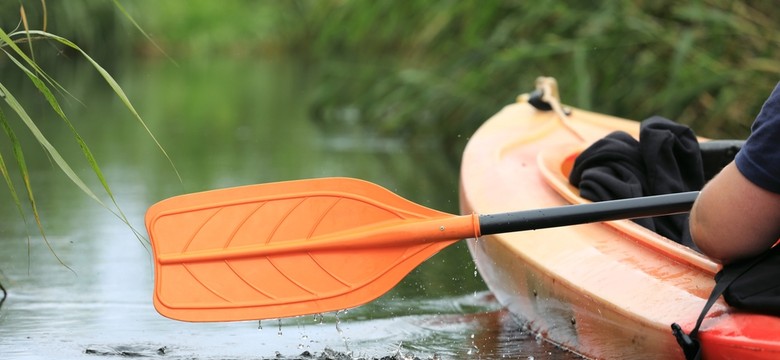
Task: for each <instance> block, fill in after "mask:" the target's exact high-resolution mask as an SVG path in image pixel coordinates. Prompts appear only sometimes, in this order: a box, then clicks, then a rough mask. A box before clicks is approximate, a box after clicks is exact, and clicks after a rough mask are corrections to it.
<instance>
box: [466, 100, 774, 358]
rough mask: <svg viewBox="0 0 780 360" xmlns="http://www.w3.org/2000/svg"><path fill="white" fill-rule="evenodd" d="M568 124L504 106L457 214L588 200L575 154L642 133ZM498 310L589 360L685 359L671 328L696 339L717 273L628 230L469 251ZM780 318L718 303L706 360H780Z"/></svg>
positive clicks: (666, 243)
mask: <svg viewBox="0 0 780 360" xmlns="http://www.w3.org/2000/svg"><path fill="white" fill-rule="evenodd" d="M565 121H566V123H565V124H564V123H563V120H562V119H561V118H560V116H559V115H557V114H556V113H555V112H553V111H540V110H537V109H535V108H534V107H532V106H531V105H529V104H528V103H517V104H512V105H509V106H507V107H505V108H504V109H503V110H502V111H500V112H499V113H498V114H496V115H495V116H494V117H492V118H491V119H489V120H488V121H487V122H486V123H485V124H484V125H483V126H482V127H481V128H480V129H479V130H478V131H477V132H476V133H475V134H474V136H473V137H472V138H471V139H470V141H469V144H468V145H467V147H466V150H465V151H464V155H463V162H462V168H461V211H462V213H464V214H468V213H480V214H487V213H498V212H506V211H517V210H528V209H536V208H546V207H553V206H561V205H566V204H572V203H581V202H586V200H584V199H582V198H580V197H579V196H578V195H577V190H576V189H574V188H573V187H571V186H570V185H569V184H568V181H567V175H568V171H569V170H570V168H571V163H572V162H573V159H574V158H575V157H576V155H577V154H578V153H579V151H581V150H582V149H584V148H585V147H587V145H589V144H590V143H592V142H594V141H596V140H598V139H600V138H602V137H604V136H605V135H607V134H608V133H610V132H612V131H615V130H622V131H626V132H628V133H629V134H632V135H634V136H638V132H639V123H638V122H634V121H628V120H623V119H619V118H615V117H610V116H605V115H601V114H596V113H591V112H587V111H584V110H579V109H572V112H571V115H569V116H568V117H567V118H566V119H565ZM468 245H469V249H470V251H471V254H472V257H473V258H474V261H475V263H476V265H477V268H478V269H479V271H480V273H481V275H482V277H483V278H484V280H485V282H486V283H487V284H488V286H489V287H490V289H491V290H492V291H493V293H494V294H495V295H496V298H497V299H498V300H499V301H500V302H501V304H502V305H504V306H506V307H507V308H508V309H509V310H510V311H511V312H512V313H513V314H515V315H517V316H518V317H519V318H521V320H522V321H523V322H525V324H526V325H527V326H528V327H529V328H530V329H531V330H533V331H536V332H538V333H540V334H541V335H542V336H543V337H544V338H546V339H548V340H550V341H552V342H553V343H556V344H558V345H560V346H562V347H564V348H567V349H570V350H571V351H574V352H577V353H579V354H581V355H583V356H585V357H589V358H664V359H670V358H682V357H683V354H682V351H681V350H680V348H679V346H678V345H677V343H676V340H675V338H674V337H673V336H672V333H671V329H670V325H671V324H672V323H674V322H677V323H679V324H680V325H681V326H682V327H683V329H684V330H686V331H689V330H690V329H691V328H692V327H693V325H694V323H695V321H696V317H697V316H698V315H699V313H700V311H701V309H702V307H703V305H704V302H705V301H706V299H707V297H708V296H709V293H710V291H711V289H712V287H713V285H714V280H713V276H714V274H715V272H717V270H718V268H719V266H718V265H717V264H715V263H714V262H712V261H710V260H709V259H707V258H706V257H705V256H703V255H701V254H699V253H697V252H695V251H693V250H691V249H689V248H687V247H684V246H682V245H680V244H677V243H675V242H673V241H671V240H669V239H666V238H664V237H662V236H660V235H657V234H655V233H653V232H651V231H649V230H647V229H645V228H643V227H641V226H639V225H636V224H634V223H633V222H631V221H629V220H620V221H612V222H607V223H598V224H585V225H577V226H568V227H561V228H552V229H544V230H535V231H527V232H516V233H508V234H498V235H489V236H483V237H481V238H479V239H470V240H469V241H468ZM775 334H780V319H777V318H773V317H769V316H759V315H750V314H741V313H735V312H733V310H732V309H730V308H729V307H728V305H726V304H725V303H724V302H723V301H722V300H719V301H718V302H717V303H716V304H715V305H714V306H713V308H712V310H711V311H710V313H709V314H708V316H707V319H706V320H705V321H704V324H703V326H702V329H701V332H700V338H701V340H702V343H703V350H704V355H705V357H706V358H745V357H752V358H756V357H759V358H775V357H777V356H780V341H779V340H778V339H776V338H777V337H778V336H777V335H775Z"/></svg>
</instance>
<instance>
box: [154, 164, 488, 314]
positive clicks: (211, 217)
mask: <svg viewBox="0 0 780 360" xmlns="http://www.w3.org/2000/svg"><path fill="white" fill-rule="evenodd" d="M146 227H147V231H148V232H149V236H150V238H151V241H152V248H153V252H154V264H155V287H154V305H155V308H156V309H157V311H158V312H160V314H162V315H164V316H167V317H170V318H173V319H177V320H185V321H233V320H256V319H268V318H279V317H288V316H296V315H305V314H315V313H321V312H327V311H334V310H340V309H345V308H349V307H354V306H357V305H360V304H364V303H366V302H369V301H371V300H373V299H375V298H377V297H379V296H380V295H382V294H384V293H385V292H387V291H388V290H390V289H391V288H392V287H393V286H395V285H396V284H397V283H398V282H399V281H400V280H401V279H403V277H404V276H405V275H406V274H408V273H409V272H410V271H411V270H412V269H414V268H415V267H416V266H417V265H419V264H420V263H421V262H423V261H425V260H426V259H427V258H429V257H430V256H432V255H433V254H435V253H437V252H438V251H440V250H441V249H443V248H444V247H446V246H448V245H450V244H452V243H453V242H455V241H457V240H459V239H461V238H468V237H478V236H479V224H478V220H477V217H476V216H475V215H473V216H469V215H467V216H456V215H451V214H447V213H443V212H439V211H436V210H432V209H429V208H427V207H424V206H421V205H418V204H415V203H413V202H410V201H408V200H406V199H404V198H401V197H399V196H398V195H395V194H393V193H392V192H390V191H388V190H386V189H384V188H382V187H380V186H378V185H375V184H372V183H369V182H366V181H362V180H357V179H349V178H324V179H313V180H299V181H290V182H279V183H270V184H261V185H251V186H244V187H237V188H229V189H221V190H214V191H207V192H201V193H194V194H188V195H182V196H178V197H173V198H170V199H167V200H163V201H161V202H159V203H157V204H155V205H153V206H152V207H150V208H149V210H148V211H147V213H146Z"/></svg>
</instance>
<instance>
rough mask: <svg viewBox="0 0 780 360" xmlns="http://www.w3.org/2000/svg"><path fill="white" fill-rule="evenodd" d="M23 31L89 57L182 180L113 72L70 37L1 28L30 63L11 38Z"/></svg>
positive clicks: (0, 33) (1, 38) (5, 38)
mask: <svg viewBox="0 0 780 360" xmlns="http://www.w3.org/2000/svg"><path fill="white" fill-rule="evenodd" d="M23 33H29V34H32V35H37V36H41V37H44V38H48V39H52V40H56V41H58V42H60V43H61V44H63V45H66V46H68V47H70V48H72V49H74V50H76V51H78V52H79V53H80V54H81V55H82V56H83V57H84V58H85V59H87V61H89V62H90V64H92V67H93V68H95V70H97V72H98V73H99V74H100V76H102V77H103V80H104V81H105V82H106V83H107V84H108V85H109V86H110V87H111V90H113V91H114V93H115V94H116V95H117V97H119V99H120V100H121V101H122V103H123V104H124V105H125V107H126V108H127V109H128V110H129V111H130V113H132V114H133V116H134V117H135V118H136V120H137V121H138V123H140V124H141V126H143V128H144V130H146V133H147V134H149V137H151V138H152V140H153V141H154V143H155V145H157V148H158V149H160V151H161V152H162V153H163V155H164V156H165V158H166V159H168V162H169V163H170V165H171V167H172V168H173V170H174V172H175V173H176V176H177V177H178V178H179V181H182V180H181V175H180V174H179V171H178V170H177V169H176V166H175V165H174V164H173V160H172V159H171V157H170V156H169V155H168V152H166V151H165V149H164V148H163V146H162V145H161V144H160V142H159V141H158V140H157V137H155V136H154V134H153V133H152V131H151V130H150V129H149V127H148V126H147V125H146V122H145V121H144V120H143V119H142V118H141V115H139V114H138V111H136V110H135V107H133V105H132V103H131V102H130V99H128V98H127V95H126V94H125V92H124V91H123V90H122V88H121V87H120V86H119V84H118V83H117V82H116V80H114V78H113V77H112V76H111V74H109V73H108V71H106V70H105V69H104V68H103V67H102V66H100V64H98V63H97V62H96V61H95V60H94V59H92V57H90V56H89V55H88V54H87V53H86V52H84V50H82V49H81V48H80V47H78V46H77V45H76V44H75V43H73V42H72V41H70V40H68V39H65V38H63V37H61V36H58V35H54V34H51V33H47V32H45V31H40V30H31V31H28V32H15V33H11V34H8V35H6V34H5V33H4V32H3V31H2V30H0V41H9V42H11V44H10V45H11V47H12V48H13V49H14V50H15V51H16V52H17V54H19V55H20V56H21V57H22V58H23V59H25V61H27V62H28V63H34V62H33V61H32V60H30V58H29V57H27V56H26V55H24V53H23V52H22V51H21V49H19V47H18V46H16V45H15V44H13V42H12V41H11V40H10V38H11V37H14V36H17V35H20V34H23ZM33 67H34V69H36V71H38V70H39V69H40V68H39V67H38V66H37V65H34V66H33Z"/></svg>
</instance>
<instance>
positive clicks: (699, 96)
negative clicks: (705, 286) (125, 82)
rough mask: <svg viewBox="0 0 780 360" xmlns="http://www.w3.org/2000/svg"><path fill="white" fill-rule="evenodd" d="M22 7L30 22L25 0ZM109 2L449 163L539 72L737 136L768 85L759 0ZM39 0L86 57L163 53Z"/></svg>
mask: <svg viewBox="0 0 780 360" xmlns="http://www.w3.org/2000/svg"><path fill="white" fill-rule="evenodd" d="M24 3H25V6H26V7H27V11H28V17H29V18H30V19H31V23H33V24H35V23H36V21H37V24H39V26H40V19H41V17H40V16H38V17H36V16H35V15H34V13H35V11H36V6H38V5H37V4H38V2H37V1H25V2H24ZM28 3H29V4H28ZM122 4H123V5H124V7H125V8H126V9H127V11H128V13H130V15H131V16H132V17H134V18H135V19H136V20H137V21H138V23H139V25H140V26H141V27H142V28H143V29H144V30H145V31H146V32H147V33H149V35H150V36H151V37H152V38H153V39H154V40H155V41H156V42H158V44H160V46H161V47H162V49H164V50H165V52H167V53H168V54H170V56H171V58H173V59H174V60H175V59H176V58H177V57H183V56H195V57H203V58H207V57H209V56H217V55H219V56H231V57H241V58H244V59H250V60H251V59H252V58H271V57H273V58H279V59H294V61H296V62H301V63H303V64H306V65H305V66H304V67H303V68H306V67H307V66H308V67H312V68H316V69H317V71H316V72H312V75H311V76H316V77H317V80H316V81H311V84H313V86H316V88H315V89H312V90H313V91H312V92H311V93H312V94H313V95H310V96H309V97H308V98H306V99H303V100H304V106H306V108H307V111H309V113H310V114H311V116H312V118H313V119H314V121H316V122H317V123H318V124H321V125H322V126H323V128H324V129H327V128H332V126H329V125H331V124H337V125H341V126H337V128H338V127H343V126H349V127H359V128H360V129H361V131H364V132H365V133H367V134H371V135H373V136H377V137H387V138H392V139H395V140H401V141H403V142H404V143H408V144H416V143H419V142H426V144H425V145H426V146H427V145H434V146H437V148H438V147H439V146H441V149H442V150H443V151H446V152H448V153H451V154H452V156H453V159H458V158H459V154H460V151H461V150H462V147H463V145H464V144H465V142H466V141H467V139H468V136H469V135H470V134H471V133H473V131H474V130H475V129H476V128H477V127H478V126H479V124H481V123H482V122H483V121H484V120H485V119H487V118H488V117H489V116H490V115H492V114H493V113H495V112H496V111H497V110H499V109H500V108H501V107H502V106H503V105H505V104H507V103H509V102H512V101H514V98H515V96H516V95H517V94H519V93H521V92H525V91H528V90H531V87H532V85H533V81H534V79H535V78H536V77H537V76H540V75H547V76H553V77H556V78H557V79H558V82H559V84H560V86H561V96H562V100H563V102H564V103H566V104H569V105H572V106H575V107H580V108H584V109H588V110H592V111H597V112H602V113H607V114H611V115H616V116H621V117H627V118H632V119H637V120H641V119H644V118H647V117H649V116H651V115H656V114H657V115H662V116H665V117H668V118H671V119H675V120H677V121H680V122H682V123H685V124H688V125H690V126H692V127H693V128H694V130H696V132H697V133H698V134H700V135H703V136H709V137H744V136H746V135H747V134H748V132H749V125H750V123H751V122H752V120H753V118H754V117H755V115H756V114H757V112H758V110H759V109H760V106H761V104H762V103H763V101H764V100H765V99H766V96H767V95H768V94H769V92H770V91H771V90H772V88H773V87H774V85H775V84H776V83H777V81H778V78H780V33H779V32H778V31H777V30H778V25H777V21H776V19H778V18H780V8H779V7H777V6H776V5H777V4H775V3H774V2H773V1H763V0H761V1H731V0H692V1H685V2H682V1H674V0H654V1H646V0H635V1H610V0H601V1H589V2H582V1H575V0H568V1H523V0H490V1H476V0H469V1H456V0H438V1H427V0H407V1H390V0H381V1H358V0H317V1H315V0H291V1H273V2H271V1H250V0H243V1H239V0H226V1H218V2H217V1H209V0H190V1H164V2H160V1H155V0H138V1H132V2H131V1H126V2H122ZM18 6H19V3H17V2H15V1H6V2H3V5H0V14H2V15H0V21H2V26H3V27H4V28H6V29H8V28H11V27H13V26H15V22H18V19H19V16H18ZM47 7H48V9H47V10H48V26H49V28H50V29H52V30H51V31H52V32H54V33H56V34H59V35H63V36H65V37H67V38H69V39H71V40H74V42H76V43H77V44H79V45H80V46H82V48H84V49H85V50H86V51H87V52H88V53H90V54H92V55H93V56H94V57H95V58H96V60H98V61H99V62H101V61H102V62H103V63H108V64H113V63H114V60H115V59H116V58H128V57H132V58H133V59H136V60H138V61H150V59H158V58H161V57H164V55H162V53H161V52H159V51H158V50H156V49H155V47H154V46H152V45H150V43H149V41H148V40H147V39H146V38H145V37H144V36H143V35H142V34H141V33H139V32H138V31H137V30H135V29H134V28H133V26H132V25H131V24H129V23H128V21H126V20H124V19H122V18H123V15H122V14H121V13H120V11H119V10H118V9H117V8H116V7H115V6H114V4H113V2H112V1H110V0H82V1H78V2H72V1H68V2H65V1H49V2H47ZM33 27H34V26H33ZM112 59H114V60H112ZM7 66H8V64H0V70H3V69H4V67H7ZM107 67H108V68H109V70H111V68H110V67H111V66H110V65H109V66H107ZM431 134H434V135H436V136H431ZM432 139H433V140H432ZM430 142H436V144H429V143H430Z"/></svg>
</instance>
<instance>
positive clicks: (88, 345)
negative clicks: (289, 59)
mask: <svg viewBox="0 0 780 360" xmlns="http://www.w3.org/2000/svg"><path fill="white" fill-rule="evenodd" d="M121 74H123V75H121ZM121 74H120V76H118V77H119V80H120V83H121V84H123V86H124V87H125V90H127V92H128V95H129V96H130V98H131V99H133V101H134V102H135V104H136V106H137V108H138V110H139V112H140V113H141V114H142V116H144V118H145V119H146V120H147V121H148V123H149V126H150V127H151V129H152V131H153V132H154V133H155V134H156V135H157V136H158V137H159V139H160V140H161V142H162V143H163V145H164V146H165V147H166V149H167V150H168V152H169V154H170V156H171V157H172V159H173V161H174V162H175V163H176V165H177V167H178V170H179V172H180V173H181V175H182V182H179V180H178V179H177V177H176V175H175V173H174V171H173V170H172V169H171V168H170V165H169V164H168V162H167V160H166V159H165V158H164V157H163V156H162V155H161V154H160V153H159V151H158V150H157V149H156V148H155V146H154V144H153V142H152V141H151V140H150V139H149V138H148V136H147V135H146V134H145V133H144V131H143V129H141V128H140V126H138V125H137V124H135V123H134V122H133V120H132V119H131V117H130V116H129V115H128V114H127V112H126V111H125V110H124V109H123V108H122V106H121V104H119V103H118V102H117V101H116V100H114V99H113V98H112V97H111V95H110V94H109V93H108V91H107V89H105V86H104V85H101V84H100V83H99V81H98V79H95V78H94V75H92V74H89V75H87V74H86V73H84V72H81V71H78V70H77V71H73V72H68V73H67V74H64V75H63V76H64V77H65V78H64V79H62V78H60V79H58V80H60V82H61V83H62V84H63V85H64V86H66V87H68V88H69V89H71V90H72V91H73V93H74V95H75V96H76V97H78V98H81V99H82V100H83V102H84V103H86V104H88V105H89V107H86V108H85V107H83V106H82V105H80V104H78V103H77V102H75V101H74V102H73V104H69V105H70V106H69V107H70V109H69V110H70V112H71V118H72V119H73V121H74V123H75V124H76V127H77V128H78V129H79V130H80V131H81V132H82V136H83V137H84V138H85V140H86V141H87V143H88V144H90V146H91V149H92V151H93V152H94V153H95V154H96V156H97V159H98V161H99V162H100V163H101V164H102V167H103V170H104V172H105V173H106V176H107V178H108V181H109V183H110V184H111V185H112V187H113V191H114V193H115V196H116V197H117V199H118V202H119V204H120V206H121V207H122V209H123V210H124V212H125V213H126V214H127V216H128V217H129V218H130V219H131V222H132V225H133V226H135V227H136V228H138V229H143V223H142V221H143V215H144V212H145V210H146V208H147V207H148V206H149V205H151V204H153V203H154V202H156V201H159V200H161V199H163V198H167V197H170V196H174V195H177V194H181V193H187V192H194V191H201V190H206V189H212V188H219V187H226V186H235V185H243V184H252V183H258V182H269V181H279V180H288V179H297V178H310V177H322V176H351V177H358V178H362V179H366V180H369V181H373V182H376V183H379V184H381V185H383V186H385V187H387V188H389V189H391V190H392V191H394V192H397V193H398V194H400V195H402V196H404V197H407V198H409V199H411V200H413V201H415V202H418V203H421V204H424V205H426V206H430V207H433V208H436V209H439V210H443V211H448V212H451V213H454V212H456V211H457V198H458V196H457V184H458V180H457V168H455V167H453V166H452V165H450V163H449V162H448V161H447V160H446V159H444V157H443V155H442V154H441V153H440V152H437V151H432V150H431V149H415V148H405V146H404V144H403V143H401V142H398V141H397V140H393V139H372V138H365V137H362V136H361V134H360V129H356V128H354V127H352V125H350V124H344V128H343V129H328V131H327V134H329V135H326V134H324V133H323V131H322V129H320V128H318V127H316V126H314V125H312V122H311V121H310V120H309V118H308V112H307V108H306V96H307V95H306V90H307V89H308V86H307V84H308V83H310V82H311V81H316V69H311V68H308V67H307V66H305V64H296V63H284V62H278V63H275V62H262V61H252V62H250V61H245V62H236V61H227V60H225V61H220V60H217V59H213V58H211V59H208V61H206V60H203V61H198V60H193V61H192V62H186V61H180V66H179V67H177V66H173V65H171V64H169V63H165V62H160V63H147V64H134V65H128V68H126V69H125V70H124V71H123V72H121ZM75 79H79V80H78V81H75ZM42 126H43V127H44V130H45V131H46V133H47V134H50V135H49V136H50V137H51V141H52V142H53V143H55V145H58V146H60V147H62V148H64V149H65V151H64V152H65V153H66V154H69V155H70V156H67V155H66V157H68V158H69V159H72V161H73V165H74V168H76V171H78V172H80V173H81V174H82V175H83V176H84V178H85V179H87V181H88V182H90V183H91V184H93V185H98V184H97V182H96V181H95V180H94V179H92V177H90V176H89V167H88V164H85V163H82V162H79V157H78V156H79V153H78V149H77V146H76V145H75V144H73V142H72V141H71V140H70V138H69V136H70V135H69V134H68V132H67V131H63V130H64V129H63V128H61V124H57V123H45V124H43V125H42ZM333 134H339V135H333ZM28 148H29V150H28V155H27V156H28V157H29V158H30V160H29V162H30V163H29V166H30V168H31V172H32V182H33V187H34V190H35V191H36V196H37V199H38V202H39V207H40V210H41V213H42V217H43V222H44V226H45V229H46V234H47V238H48V240H49V242H50V243H51V246H52V248H53V249H54V251H56V253H57V255H58V256H59V257H60V258H61V259H62V260H63V262H64V263H65V264H67V266H68V267H70V268H71V269H72V271H70V270H68V268H66V267H64V266H63V265H60V264H59V263H57V261H56V259H55V258H54V257H53V256H52V254H51V253H50V251H49V250H48V248H47V247H46V245H45V244H44V242H43V240H42V239H41V238H40V236H39V235H38V233H37V232H36V229H35V227H34V226H32V224H29V222H30V221H29V220H28V224H25V223H24V222H22V221H21V218H20V217H19V215H18V213H17V212H16V209H15V207H14V206H13V205H12V203H11V200H10V196H9V195H8V194H7V192H6V191H0V204H3V206H0V216H1V217H2V219H3V221H2V224H1V227H0V264H1V265H0V269H2V274H1V276H0V280H2V283H3V284H4V285H6V287H7V288H8V289H9V298H8V300H7V301H6V302H5V304H3V307H2V309H0V354H2V357H3V358H18V359H37V358H65V359H70V358H80V357H84V358H94V357H95V356H124V357H136V356H143V357H165V358H167V359H184V358H187V359H190V358H197V359H223V358H237V359H242V358H258V357H260V358H305V357H306V356H305V355H306V354H311V355H312V356H318V355H321V354H326V355H327V354H328V352H329V351H333V352H334V353H333V354H337V353H340V354H342V355H343V354H349V353H351V354H352V355H354V356H356V357H382V356H387V355H393V354H396V355H399V356H401V357H403V355H405V354H407V353H412V354H414V356H418V357H420V358H434V357H435V358H441V359H447V358H474V359H495V358H505V357H508V358H516V357H523V358H524V357H527V356H534V357H540V356H542V357H545V358H549V357H551V356H552V357H557V358H569V357H571V355H570V354H566V353H564V352H562V351H560V350H557V349H555V348H553V347H551V346H549V345H547V344H543V343H538V342H537V341H536V340H535V339H533V338H532V337H531V336H530V335H529V334H527V333H524V332H521V331H519V330H518V326H517V325H516V322H514V321H512V320H511V319H510V318H509V316H507V315H506V314H505V313H504V312H501V311H500V310H499V309H497V304H496V303H495V302H494V301H493V300H492V298H491V297H490V296H489V294H488V293H487V292H486V291H485V288H484V284H483V283H482V282H481V280H480V279H479V278H478V277H476V276H475V275H474V271H475V270H474V265H473V264H472V263H471V260H470V258H469V257H468V254H467V253H466V248H465V246H463V245H460V244H459V245H455V246H453V247H451V248H449V249H445V250H444V251H442V252H441V253H440V254H439V255H437V256H435V257H434V258H432V259H430V260H429V261H427V262H426V263H424V264H423V265H422V266H421V267H420V268H419V269H417V270H415V271H414V272H413V273H412V274H410V275H409V276H408V277H407V278H406V279H405V280H404V281H403V282H402V283H401V284H399V285H398V286H397V287H396V288H395V289H393V290H392V291H391V292H389V293H388V294H387V295H385V296H384V297H382V298H380V299H379V300H377V301H374V302H372V303H369V304H367V305H365V306H361V307H359V308H356V309H352V310H350V311H345V312H342V313H338V314H322V315H321V316H319V317H313V316H303V317H299V318H292V319H284V320H282V321H279V322H275V321H264V322H263V323H261V325H262V326H260V328H259V329H258V323H257V322H238V323H206V324H203V323H184V322H178V321H173V320H169V319H166V318H164V317H162V316H160V315H158V314H157V312H156V311H155V310H154V309H153V307H152V303H151V291H152V265H151V263H150V253H149V250H148V245H146V244H143V243H141V242H139V241H138V240H137V239H136V238H135V237H134V236H133V235H132V233H131V231H130V230H128V228H127V227H126V226H125V225H124V224H123V223H122V222H120V221H119V220H118V219H117V218H115V217H114V216H113V215H111V214H110V213H109V212H107V211H106V210H105V209H102V208H100V207H99V206H97V205H96V204H94V203H93V202H91V200H89V199H88V198H87V197H86V196H84V195H83V194H81V193H79V191H78V189H77V188H76V187H75V186H73V185H72V184H70V183H69V182H68V181H67V179H66V178H65V177H64V176H63V175H61V174H60V173H59V172H58V171H56V170H55V169H53V167H52V165H51V163H49V161H48V160H47V159H46V157H45V156H44V155H43V154H42V153H36V151H37V149H36V148H35V147H34V146H28ZM28 219H29V216H28ZM28 234H29V235H28ZM337 316H338V317H337ZM301 354H303V355H301ZM326 357H327V356H326ZM333 357H335V355H334V356H333Z"/></svg>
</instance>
